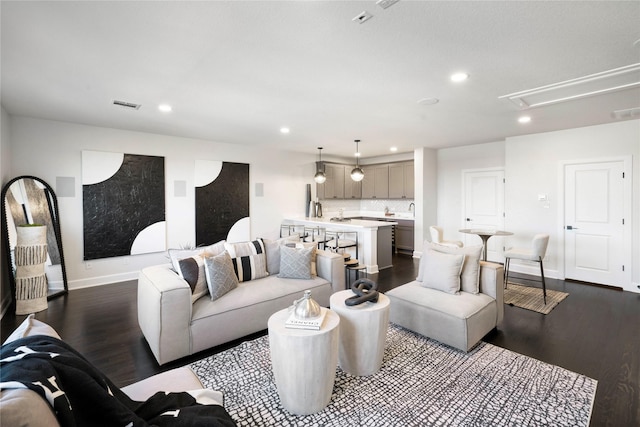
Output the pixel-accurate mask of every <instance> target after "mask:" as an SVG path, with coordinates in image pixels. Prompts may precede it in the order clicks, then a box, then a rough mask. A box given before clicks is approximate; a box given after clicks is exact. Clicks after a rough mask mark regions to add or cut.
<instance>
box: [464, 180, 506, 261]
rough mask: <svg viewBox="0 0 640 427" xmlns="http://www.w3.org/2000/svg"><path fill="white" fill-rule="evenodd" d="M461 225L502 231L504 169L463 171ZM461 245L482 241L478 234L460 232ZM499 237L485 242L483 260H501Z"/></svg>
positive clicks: (501, 243)
mask: <svg viewBox="0 0 640 427" xmlns="http://www.w3.org/2000/svg"><path fill="white" fill-rule="evenodd" d="M463 176H464V180H463V182H464V228H473V229H482V230H486V229H489V230H502V229H503V227H504V170H503V169H488V170H476V171H463ZM462 236H464V244H465V246H467V245H478V244H482V240H481V239H480V237H479V236H477V235H474V234H462ZM503 239H504V238H503V237H490V238H489V240H488V241H487V260H490V261H500V262H501V261H502V260H503Z"/></svg>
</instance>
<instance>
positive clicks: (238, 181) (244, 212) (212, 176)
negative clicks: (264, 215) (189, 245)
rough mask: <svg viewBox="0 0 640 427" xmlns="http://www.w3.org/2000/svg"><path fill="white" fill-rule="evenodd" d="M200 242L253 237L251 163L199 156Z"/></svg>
mask: <svg viewBox="0 0 640 427" xmlns="http://www.w3.org/2000/svg"><path fill="white" fill-rule="evenodd" d="M195 187H196V203H195V204H196V245H197V246H201V245H210V244H213V243H216V242H219V241H220V240H227V241H230V242H243V241H249V240H250V221H249V165H248V164H246V163H232V162H223V161H212V160H196V165H195Z"/></svg>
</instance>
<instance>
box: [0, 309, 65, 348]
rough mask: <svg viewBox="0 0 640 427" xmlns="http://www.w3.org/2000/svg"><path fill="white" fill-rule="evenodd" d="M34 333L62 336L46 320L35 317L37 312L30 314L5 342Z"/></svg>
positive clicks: (55, 336)
mask: <svg viewBox="0 0 640 427" xmlns="http://www.w3.org/2000/svg"><path fill="white" fill-rule="evenodd" d="M33 335H46V336H48V337H54V338H58V339H61V338H60V335H58V333H57V332H56V331H55V329H53V328H52V327H51V326H49V325H47V324H46V323H44V322H41V321H39V320H38V319H36V318H35V314H30V315H28V316H27V318H26V319H24V320H23V321H22V323H21V324H20V326H18V327H17V328H16V329H15V330H14V331H13V332H12V333H11V335H9V336H8V337H7V339H6V340H5V341H4V343H3V345H4V344H9V343H10V342H13V341H15V340H17V339H20V338H24V337H30V336H33Z"/></svg>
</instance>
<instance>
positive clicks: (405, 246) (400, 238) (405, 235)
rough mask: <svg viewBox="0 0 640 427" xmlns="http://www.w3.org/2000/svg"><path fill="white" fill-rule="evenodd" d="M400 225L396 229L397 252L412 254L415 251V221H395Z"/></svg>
mask: <svg viewBox="0 0 640 427" xmlns="http://www.w3.org/2000/svg"><path fill="white" fill-rule="evenodd" d="M395 221H396V222H397V223H398V225H396V229H395V239H396V251H402V252H411V253H413V250H414V238H413V227H414V223H413V221H408V220H401V219H396V220H395Z"/></svg>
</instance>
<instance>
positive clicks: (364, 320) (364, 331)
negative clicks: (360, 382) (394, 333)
mask: <svg viewBox="0 0 640 427" xmlns="http://www.w3.org/2000/svg"><path fill="white" fill-rule="evenodd" d="M352 296H355V294H354V293H353V291H351V290H350V289H348V290H346V291H340V292H336V293H335V294H333V295H331V299H330V300H329V301H330V302H329V303H330V306H331V310H333V311H335V312H336V313H338V315H340V351H339V353H340V356H339V360H340V367H341V368H342V370H343V371H345V372H347V373H349V374H352V375H358V376H367V375H373V374H375V373H376V372H378V371H379V370H380V367H381V366H382V357H383V356H384V345H385V340H386V338H387V328H388V326H389V298H388V297H387V296H386V295H383V294H380V295H379V297H378V302H377V303H372V302H365V303H363V304H359V305H354V306H347V305H346V304H345V303H344V302H345V300H346V299H347V298H349V297H352Z"/></svg>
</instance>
